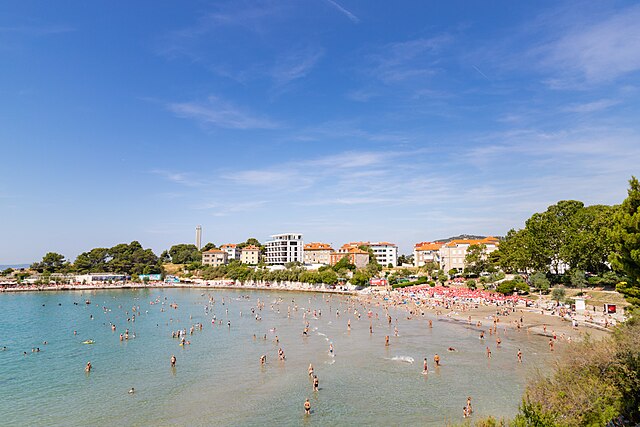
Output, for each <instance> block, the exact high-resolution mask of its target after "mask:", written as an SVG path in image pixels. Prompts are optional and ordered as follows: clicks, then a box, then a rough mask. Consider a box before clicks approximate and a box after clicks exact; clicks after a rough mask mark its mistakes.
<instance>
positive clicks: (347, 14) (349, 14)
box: [326, 0, 360, 24]
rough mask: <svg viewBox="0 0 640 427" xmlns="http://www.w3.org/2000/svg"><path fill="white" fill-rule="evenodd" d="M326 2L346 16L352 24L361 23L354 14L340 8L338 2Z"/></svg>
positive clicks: (328, 0)
mask: <svg viewBox="0 0 640 427" xmlns="http://www.w3.org/2000/svg"><path fill="white" fill-rule="evenodd" d="M326 2H327V3H329V4H330V5H332V6H333V7H335V8H336V9H338V10H339V11H340V12H341V13H342V14H343V15H345V16H346V17H347V18H349V19H350V20H351V21H352V22H355V23H356V24H357V23H359V22H360V18H358V17H357V16H356V15H354V14H353V13H351V12H349V11H348V10H347V9H345V8H344V7H342V6H340V5H339V4H338V2H336V1H334V0H326Z"/></svg>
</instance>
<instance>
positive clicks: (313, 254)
mask: <svg viewBox="0 0 640 427" xmlns="http://www.w3.org/2000/svg"><path fill="white" fill-rule="evenodd" d="M332 252H334V251H333V248H332V247H331V245H329V244H327V243H319V242H312V243H307V244H305V245H304V263H305V264H325V265H329V264H331V253H332Z"/></svg>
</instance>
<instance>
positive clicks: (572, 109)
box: [562, 99, 620, 113]
mask: <svg viewBox="0 0 640 427" xmlns="http://www.w3.org/2000/svg"><path fill="white" fill-rule="evenodd" d="M619 103H620V101H619V100H616V99H600V100H598V101H593V102H587V103H583V104H571V105H568V106H566V107H564V108H563V109H562V111H564V112H567V113H594V112H596V111H602V110H606V109H607V108H609V107H613V106H614V105H618V104H619Z"/></svg>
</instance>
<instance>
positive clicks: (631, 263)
mask: <svg viewBox="0 0 640 427" xmlns="http://www.w3.org/2000/svg"><path fill="white" fill-rule="evenodd" d="M611 237H612V239H613V242H614V247H615V251H614V252H613V253H611V255H610V256H609V261H611V264H612V266H613V267H614V269H616V270H617V271H619V272H622V273H624V274H625V275H626V276H627V277H628V281H627V282H626V283H622V284H620V285H619V286H618V291H619V292H621V293H622V294H624V296H625V297H626V299H627V301H629V302H630V303H631V304H633V305H640V183H639V182H638V179H637V178H636V177H635V176H634V177H632V178H631V179H630V180H629V190H628V196H627V198H626V199H625V200H624V202H622V205H621V206H619V207H618V209H617V212H616V213H615V220H614V227H613V231H612V232H611Z"/></svg>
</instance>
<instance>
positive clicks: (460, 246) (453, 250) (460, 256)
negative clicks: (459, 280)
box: [439, 237, 500, 272]
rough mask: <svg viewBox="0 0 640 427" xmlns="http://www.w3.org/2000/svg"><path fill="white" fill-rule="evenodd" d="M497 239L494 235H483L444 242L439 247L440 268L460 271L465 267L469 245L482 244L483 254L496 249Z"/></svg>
mask: <svg viewBox="0 0 640 427" xmlns="http://www.w3.org/2000/svg"><path fill="white" fill-rule="evenodd" d="M499 244H500V242H499V240H498V239H497V238H495V237H485V238H484V239H464V240H452V241H450V242H447V243H445V244H444V245H442V247H441V248H440V251H439V253H440V268H441V269H442V270H444V271H445V272H448V271H449V270H451V269H453V268H455V269H456V270H458V271H460V272H462V271H464V269H465V267H466V263H465V257H466V256H467V250H468V249H469V246H471V245H484V246H485V254H486V255H489V254H490V253H491V252H494V251H496V250H498V245H499Z"/></svg>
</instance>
